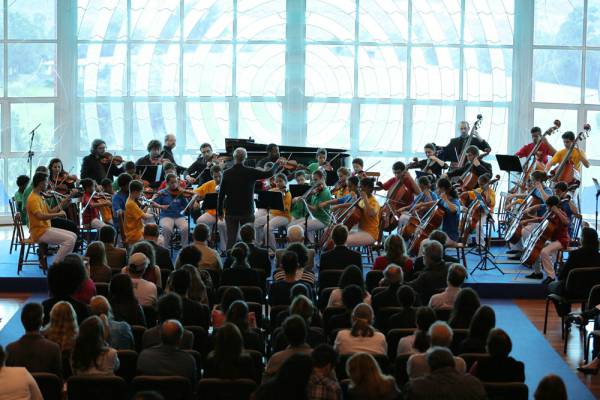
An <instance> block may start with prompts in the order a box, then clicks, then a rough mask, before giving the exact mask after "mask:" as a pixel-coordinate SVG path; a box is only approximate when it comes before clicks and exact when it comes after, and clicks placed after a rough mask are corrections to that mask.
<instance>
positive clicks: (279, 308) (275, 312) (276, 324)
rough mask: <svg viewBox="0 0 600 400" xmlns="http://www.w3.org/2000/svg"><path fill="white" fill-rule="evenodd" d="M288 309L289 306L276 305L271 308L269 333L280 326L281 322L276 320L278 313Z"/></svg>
mask: <svg viewBox="0 0 600 400" xmlns="http://www.w3.org/2000/svg"><path fill="white" fill-rule="evenodd" d="M289 308H290V306H287V305H281V304H280V305H276V306H271V310H270V311H269V330H270V331H271V333H273V331H274V330H275V329H277V328H278V327H279V326H281V322H282V321H279V319H278V317H277V316H278V315H279V313H280V312H282V311H287V310H288V309H289Z"/></svg>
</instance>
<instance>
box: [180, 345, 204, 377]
mask: <svg viewBox="0 0 600 400" xmlns="http://www.w3.org/2000/svg"><path fill="white" fill-rule="evenodd" d="M183 351H185V352H186V353H187V354H189V355H190V356H192V358H193V359H194V362H195V363H196V376H202V366H203V365H204V364H203V363H202V355H201V354H200V352H198V351H196V350H191V349H187V350H183Z"/></svg>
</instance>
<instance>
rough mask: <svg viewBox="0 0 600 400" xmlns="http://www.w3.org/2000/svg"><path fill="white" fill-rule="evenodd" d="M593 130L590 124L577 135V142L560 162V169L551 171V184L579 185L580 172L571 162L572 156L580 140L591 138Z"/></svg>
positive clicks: (574, 142)
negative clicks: (590, 134)
mask: <svg viewBox="0 0 600 400" xmlns="http://www.w3.org/2000/svg"><path fill="white" fill-rule="evenodd" d="M591 129H592V127H591V126H590V124H585V125H584V126H583V131H581V132H579V134H577V137H576V138H575V141H573V143H572V144H571V146H570V147H569V149H568V150H567V153H566V154H565V157H564V158H563V160H562V161H561V162H560V164H558V167H556V168H555V169H554V170H552V171H550V182H551V183H552V184H553V185H554V184H556V183H558V182H566V183H567V185H571V184H573V183H578V181H579V176H578V175H579V171H577V168H575V164H574V163H573V161H572V160H571V155H573V151H574V150H575V147H577V146H578V144H577V143H578V142H579V141H580V140H583V139H585V138H587V137H588V136H589V133H590V130H591Z"/></svg>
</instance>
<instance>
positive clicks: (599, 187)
mask: <svg viewBox="0 0 600 400" xmlns="http://www.w3.org/2000/svg"><path fill="white" fill-rule="evenodd" d="M592 181H593V182H594V186H596V224H595V225H596V230H598V196H600V184H599V183H598V179H596V178H592Z"/></svg>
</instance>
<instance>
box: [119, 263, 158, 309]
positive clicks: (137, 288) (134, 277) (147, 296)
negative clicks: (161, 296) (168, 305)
mask: <svg viewBox="0 0 600 400" xmlns="http://www.w3.org/2000/svg"><path fill="white" fill-rule="evenodd" d="M148 263H149V261H148V257H146V255H145V254H143V253H133V254H132V255H131V257H129V266H128V267H127V273H128V275H129V276H130V277H131V282H132V284H133V293H134V294H135V297H136V298H137V300H138V302H139V303H140V305H142V306H154V305H155V304H156V299H157V297H158V292H157V289H156V285H155V284H154V283H152V282H150V281H147V280H145V279H144V278H142V276H143V275H144V272H146V268H148Z"/></svg>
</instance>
